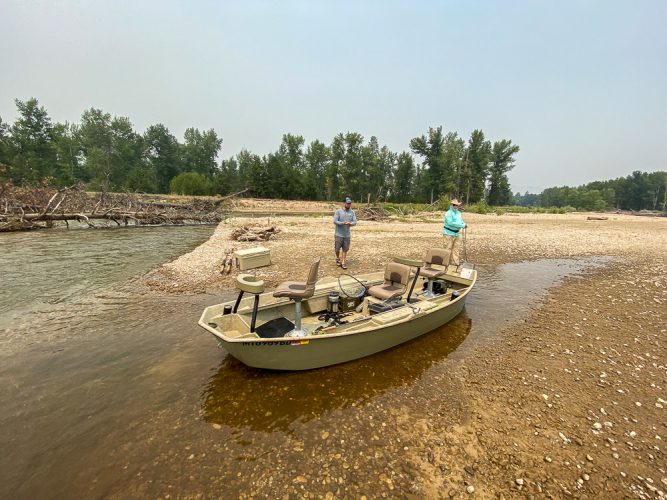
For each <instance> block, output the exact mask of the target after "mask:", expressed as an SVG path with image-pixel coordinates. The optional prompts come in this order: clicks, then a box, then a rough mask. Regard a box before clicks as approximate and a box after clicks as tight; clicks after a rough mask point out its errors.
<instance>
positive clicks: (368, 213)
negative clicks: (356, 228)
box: [356, 207, 388, 221]
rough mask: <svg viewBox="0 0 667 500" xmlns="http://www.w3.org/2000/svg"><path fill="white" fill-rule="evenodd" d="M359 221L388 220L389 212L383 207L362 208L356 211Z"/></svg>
mask: <svg viewBox="0 0 667 500" xmlns="http://www.w3.org/2000/svg"><path fill="white" fill-rule="evenodd" d="M356 214H357V219H359V220H373V221H381V220H385V219H387V217H388V216H387V212H386V211H385V209H384V208H382V207H361V208H358V209H357V210H356Z"/></svg>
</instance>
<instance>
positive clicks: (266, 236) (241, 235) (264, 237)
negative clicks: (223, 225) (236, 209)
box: [231, 226, 280, 241]
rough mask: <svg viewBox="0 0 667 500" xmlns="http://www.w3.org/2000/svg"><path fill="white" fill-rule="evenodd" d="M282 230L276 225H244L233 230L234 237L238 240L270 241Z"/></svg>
mask: <svg viewBox="0 0 667 500" xmlns="http://www.w3.org/2000/svg"><path fill="white" fill-rule="evenodd" d="M279 232H280V229H278V228H277V227H275V226H268V227H253V226H243V227H239V228H237V229H234V230H233V231H232V235H231V236H232V239H233V240H236V241H268V240H272V239H273V238H274V237H275V235H276V234H278V233H279Z"/></svg>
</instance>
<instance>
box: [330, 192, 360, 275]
mask: <svg viewBox="0 0 667 500" xmlns="http://www.w3.org/2000/svg"><path fill="white" fill-rule="evenodd" d="M351 207H352V200H351V199H350V198H345V201H344V202H343V206H342V207H341V208H337V209H336V212H335V213H334V217H333V222H334V225H335V226H336V233H335V234H334V251H335V252H336V265H337V266H340V267H342V268H343V269H347V252H348V251H349V250H350V239H351V234H350V228H351V227H352V226H356V225H357V216H356V214H355V213H354V210H352V208H351Z"/></svg>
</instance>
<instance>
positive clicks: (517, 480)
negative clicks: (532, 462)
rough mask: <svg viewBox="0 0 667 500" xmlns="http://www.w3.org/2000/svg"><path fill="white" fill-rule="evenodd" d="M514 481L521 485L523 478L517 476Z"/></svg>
mask: <svg viewBox="0 0 667 500" xmlns="http://www.w3.org/2000/svg"><path fill="white" fill-rule="evenodd" d="M515 482H516V484H517V485H518V486H523V479H522V478H520V477H517V478H516V479H515Z"/></svg>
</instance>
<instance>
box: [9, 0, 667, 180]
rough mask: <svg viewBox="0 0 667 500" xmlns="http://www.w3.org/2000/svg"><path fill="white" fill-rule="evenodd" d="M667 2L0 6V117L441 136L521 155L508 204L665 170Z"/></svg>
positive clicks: (235, 130)
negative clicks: (22, 114) (451, 134)
mask: <svg viewBox="0 0 667 500" xmlns="http://www.w3.org/2000/svg"><path fill="white" fill-rule="evenodd" d="M666 26H667V1H665V0H656V1H636V0H633V1H627V0H622V1H612V0H591V1H541V0H526V1H509V0H508V1H504V2H500V1H496V2H492V1H474V0H473V1H471V0H460V1H446V0H442V1H408V0H405V1H387V0H383V1H361V0H360V1H341V0H339V1H327V2H325V1H306V0H303V1H288V0H281V1H242V0H238V1H236V2H231V1H228V2H225V1H214V0H210V1H201V0H191V1H187V2H186V1H181V2H176V1H169V0H160V1H157V0H152V1H141V0H134V1H125V0H97V1H93V0H88V1H75V0H51V1H31V0H0V28H1V33H2V35H1V38H2V42H1V43H0V117H2V119H3V120H4V121H6V122H10V123H11V122H13V121H14V119H15V118H16V107H15V105H14V99H15V98H18V99H21V100H24V99H27V98H29V97H36V98H37V99H39V101H40V104H42V105H43V106H45V107H46V109H47V111H48V112H49V114H50V116H51V118H52V119H53V120H54V121H66V120H67V121H70V122H78V121H79V120H80V117H81V113H82V112H83V111H84V110H85V109H88V108H90V107H96V108H101V109H103V110H104V111H106V112H109V113H111V114H112V115H119V116H127V117H129V118H130V119H131V121H132V123H133V124H134V126H135V129H136V130H138V131H140V132H143V131H144V130H145V128H146V127H147V126H149V125H151V124H154V123H164V124H165V125H166V126H167V127H168V128H169V129H170V130H171V132H172V133H174V135H176V136H177V137H178V138H179V140H182V137H183V132H184V131H185V129H186V128H187V127H191V126H193V127H197V128H199V129H208V128H214V129H215V130H216V131H217V133H218V134H219V135H220V136H222V138H223V140H224V142H223V149H222V154H221V157H229V156H232V155H235V154H237V153H238V152H239V151H240V150H241V148H244V147H245V148H247V149H249V150H251V151H252V152H255V153H258V154H265V153H268V152H270V151H275V150H276V149H277V147H278V145H279V144H280V140H281V137H282V134H284V133H287V132H289V133H294V134H300V135H303V136H304V138H305V139H306V142H307V143H308V142H310V141H312V140H314V139H320V140H322V141H324V142H326V143H329V142H330V141H331V139H332V138H333V137H334V135H336V134H337V133H339V132H347V131H353V132H360V133H362V134H363V135H364V137H365V138H366V139H368V138H370V136H371V135H375V136H377V137H378V139H379V141H380V144H386V145H387V146H388V147H389V148H390V149H391V150H392V151H395V152H401V151H403V150H408V149H409V141H410V139H411V138H413V137H416V136H419V135H422V134H425V133H426V132H427V131H428V127H436V126H439V125H442V126H443V129H444V130H445V131H456V132H458V133H459V135H461V136H463V137H464V138H466V139H468V137H469V136H470V133H471V132H472V131H473V130H474V129H476V128H481V129H482V130H483V131H484V133H485V135H486V137H487V138H488V139H491V140H498V139H511V140H512V141H513V142H514V143H515V144H518V145H519V146H520V148H521V151H520V153H519V154H518V155H517V163H516V167H515V169H514V170H513V171H512V172H511V173H510V182H511V184H512V189H513V191H521V192H523V191H525V190H530V191H531V192H538V191H540V190H542V189H543V188H546V187H549V186H554V185H570V186H575V185H580V184H583V183H586V182H589V181H592V180H598V179H600V180H601V179H609V178H616V177H620V176H625V175H628V174H630V173H631V172H632V171H633V170H642V171H654V170H659V169H663V170H664V169H667V161H666V159H667V154H666V153H665V151H667V149H666V148H665V143H667V97H666V96H667V28H666Z"/></svg>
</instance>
